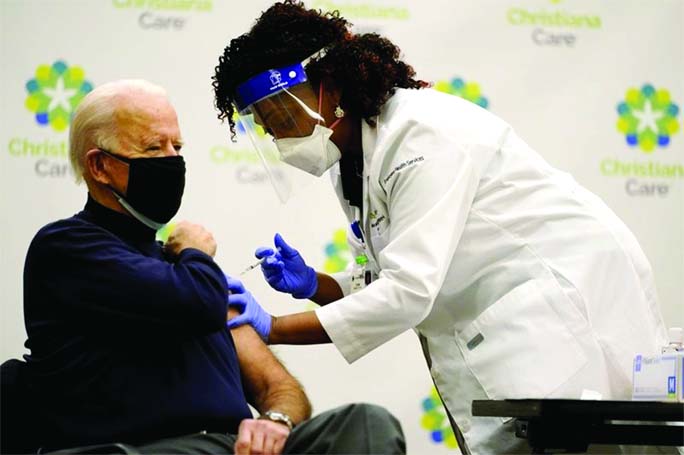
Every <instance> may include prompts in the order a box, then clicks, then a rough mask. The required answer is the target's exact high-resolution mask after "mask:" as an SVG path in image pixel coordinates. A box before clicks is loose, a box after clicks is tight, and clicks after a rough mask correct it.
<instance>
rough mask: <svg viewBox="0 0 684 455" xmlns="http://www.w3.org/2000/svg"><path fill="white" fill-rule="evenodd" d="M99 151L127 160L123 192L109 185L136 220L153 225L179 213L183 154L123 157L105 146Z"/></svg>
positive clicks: (160, 225) (157, 226)
mask: <svg viewBox="0 0 684 455" xmlns="http://www.w3.org/2000/svg"><path fill="white" fill-rule="evenodd" d="M100 150H102V149H100ZM102 152H104V153H105V154H107V155H109V156H111V157H112V158H114V159H116V160H119V161H121V162H124V163H127V164H128V189H127V190H126V194H125V195H122V194H120V193H119V192H118V191H116V190H115V189H114V188H111V187H110V188H111V190H112V191H113V192H114V193H115V194H116V195H117V196H118V198H119V202H120V203H121V205H123V207H124V208H125V209H126V210H127V211H128V212H129V213H130V214H131V215H133V217H135V218H136V219H137V220H138V221H140V222H141V223H143V224H145V225H147V226H149V227H151V228H153V229H159V228H161V227H162V226H163V225H164V224H166V223H168V222H169V221H171V218H173V217H174V215H175V214H176V213H178V209H179V208H180V205H181V200H182V199H183V190H184V189H185V160H184V159H183V157H182V156H165V157H161V158H126V157H123V156H119V155H114V154H113V153H111V152H108V151H106V150H102ZM131 208H132V209H133V210H131ZM136 212H137V213H136ZM140 215H142V217H141V216H140ZM145 218H147V219H145ZM150 221H151V222H152V223H150Z"/></svg>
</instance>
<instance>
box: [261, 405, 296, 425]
mask: <svg viewBox="0 0 684 455" xmlns="http://www.w3.org/2000/svg"><path fill="white" fill-rule="evenodd" d="M259 418H260V419H266V420H270V421H272V422H278V423H283V424H285V425H287V427H288V428H289V429H290V430H292V428H293V427H294V423H292V419H291V418H290V416H289V415H287V414H285V413H284V412H280V411H273V410H268V411H266V412H264V413H263V414H261V415H260V416H259Z"/></svg>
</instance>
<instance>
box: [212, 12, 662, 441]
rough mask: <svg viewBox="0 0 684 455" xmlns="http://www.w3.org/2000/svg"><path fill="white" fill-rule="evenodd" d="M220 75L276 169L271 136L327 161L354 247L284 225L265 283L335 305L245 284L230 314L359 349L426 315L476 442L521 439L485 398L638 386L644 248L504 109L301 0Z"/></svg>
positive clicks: (646, 313)
mask: <svg viewBox="0 0 684 455" xmlns="http://www.w3.org/2000/svg"><path fill="white" fill-rule="evenodd" d="M213 85H214V89H215V95H216V99H215V102H216V106H217V108H218V110H219V111H220V114H219V118H221V119H223V120H226V121H228V122H229V124H230V128H231V131H232V132H233V135H234V134H235V126H236V124H235V117H234V115H237V117H238V121H239V122H240V124H241V129H242V128H244V129H245V130H246V131H247V133H248V134H250V137H251V139H252V142H253V144H254V145H255V147H256V149H257V151H258V152H259V153H260V155H261V156H262V158H263V161H264V163H266V165H267V166H270V164H269V163H271V158H269V156H270V155H269V154H270V153H272V152H269V151H268V147H275V148H277V152H276V153H278V154H279V157H280V160H282V161H284V162H285V163H288V164H289V165H291V166H293V167H294V168H297V169H299V170H300V171H303V172H305V173H308V174H312V175H315V176H320V175H322V174H323V173H324V172H325V171H326V170H328V169H330V174H331V176H332V180H333V185H334V187H335V190H336V192H337V195H338V196H339V200H340V203H341V205H342V208H343V210H344V212H345V214H346V215H347V217H348V219H349V222H350V225H351V226H352V227H351V229H350V233H349V236H348V237H349V241H350V244H351V246H352V248H353V249H354V251H355V256H356V257H357V261H355V263H354V264H353V266H352V267H351V268H350V270H349V271H347V272H346V273H343V274H340V275H335V276H328V275H325V274H323V273H317V272H316V271H314V269H313V268H311V267H310V266H308V265H307V264H306V262H305V260H304V259H303V258H302V257H301V255H300V254H299V253H298V252H297V250H296V249H295V248H293V247H292V246H291V245H288V244H287V243H286V241H285V240H284V239H283V238H282V237H281V236H279V235H276V238H275V245H274V247H270V248H260V249H259V250H257V257H260V258H264V262H263V263H262V270H263V273H264V275H265V277H266V279H267V280H268V282H269V284H270V285H271V286H272V287H273V288H274V289H276V290H278V291H281V292H286V293H289V294H291V295H292V296H293V297H295V298H298V299H311V300H313V301H315V302H317V303H319V304H321V305H322V306H321V307H320V308H318V309H316V310H315V311H309V312H303V313H298V314H291V315H285V316H278V317H272V316H271V315H269V314H267V313H266V312H265V311H264V310H263V309H261V307H259V305H258V304H257V302H256V301H255V300H254V298H253V297H252V296H251V294H249V293H248V292H242V291H241V290H240V289H239V285H237V286H236V292H235V294H233V295H232V296H231V299H232V300H231V301H232V303H233V304H234V305H236V306H239V307H240V308H241V309H242V311H243V314H242V315H241V316H240V317H239V318H238V319H237V320H234V321H232V322H231V324H242V323H250V324H252V325H253V326H254V327H255V328H256V329H257V330H258V331H259V333H260V334H261V335H262V337H264V338H265V339H266V340H268V341H269V342H270V343H272V344H277V343H287V344H310V343H326V342H332V343H334V344H335V346H336V347H337V349H338V350H339V351H340V353H341V354H342V355H343V356H344V358H345V359H346V360H347V361H349V362H353V361H355V360H357V359H358V358H360V357H362V356H363V355H365V354H367V353H368V352H370V351H372V350H373V349H375V348H376V347H378V346H380V345H381V344H383V343H385V342H387V341H389V340H391V339H392V338H394V337H396V336H397V335H399V334H401V333H403V332H404V331H406V330H407V329H413V330H414V331H415V332H416V333H417V335H418V337H419V339H420V342H421V344H422V347H423V351H424V354H425V358H426V359H427V363H428V366H429V368H430V372H431V374H432V378H433V379H434V383H435V385H436V386H437V389H438V391H439V393H440V395H441V397H442V399H443V401H444V404H445V406H446V408H447V410H448V412H449V415H450V418H451V422H452V426H453V427H454V430H455V433H456V436H457V439H458V442H459V445H460V446H461V450H463V451H464V453H468V452H470V453H510V452H513V451H516V450H524V449H525V446H521V444H522V442H521V441H522V440H519V439H516V438H515V437H514V436H513V433H512V431H513V430H512V423H510V422H509V423H507V424H503V423H502V422H503V421H502V420H501V419H496V418H481V417H476V418H473V417H472V415H471V402H472V400H476V399H504V398H535V397H539V398H540V397H548V398H553V397H565V398H580V397H581V396H582V395H583V393H587V392H594V393H598V394H600V395H601V396H602V397H603V399H629V398H630V394H631V370H632V360H633V358H634V355H635V354H637V353H641V354H655V353H657V352H658V350H659V348H660V346H662V345H664V343H665V340H666V334H665V328H664V324H663V320H662V316H661V313H660V310H659V307H658V301H657V296H656V289H655V285H654V280H653V275H652V272H651V267H650V265H649V263H648V260H647V259H646V257H645V256H644V253H643V252H642V250H641V248H640V247H639V244H638V243H637V241H636V239H635V238H634V236H633V235H632V233H631V232H630V231H629V230H628V229H627V227H625V225H624V224H623V223H622V222H621V221H620V220H619V219H618V217H617V216H616V215H615V214H614V213H613V212H612V211H611V210H610V209H609V208H608V207H607V206H606V205H605V204H604V203H603V202H602V201H601V200H600V199H599V198H598V197H596V196H595V195H593V194H592V193H590V192H589V191H587V190H586V189H584V188H582V187H581V186H580V185H579V184H578V183H577V182H576V181H575V180H573V178H572V177H571V176H570V175H568V174H566V173H563V172H560V171H558V170H556V169H554V168H553V167H551V166H550V165H549V164H548V163H546V161H544V159H542V157H541V156H540V155H538V154H537V153H536V152H535V151H534V150H532V149H531V148H530V147H529V146H528V145H527V144H526V143H525V142H524V141H523V140H522V139H521V138H520V137H518V135H517V134H516V133H515V132H514V131H513V129H512V128H511V126H510V125H509V124H507V123H506V122H505V121H503V120H501V119H499V118H498V117H496V116H495V115H493V114H491V113H490V112H488V111H486V110H484V109H481V108H480V107H478V106H476V105H475V104H472V103H470V102H468V101H465V100H463V99H460V98H458V97H455V96H450V95H446V94H443V93H439V92H437V91H434V90H432V89H430V88H428V87H427V84H426V83H425V82H422V81H420V80H417V79H414V71H413V69H412V68H411V67H410V66H408V65H407V64H405V63H404V62H402V61H401V60H400V59H399V49H398V48H397V47H396V46H395V45H393V44H392V43H391V42H390V41H389V40H387V39H385V38H383V37H381V36H379V35H376V34H361V35H358V34H354V33H352V32H351V31H350V28H349V23H348V22H347V21H345V20H344V19H343V18H341V17H339V14H337V13H332V14H331V13H326V14H323V13H321V12H320V11H316V10H307V9H306V8H305V7H304V6H303V5H302V4H300V3H297V2H293V1H287V2H284V3H278V4H275V5H273V6H272V7H271V8H269V9H268V10H266V11H265V12H264V13H262V15H261V16H260V17H259V18H258V20H257V22H256V23H255V24H254V26H253V27H252V29H251V30H250V31H249V33H246V34H244V35H241V36H239V37H237V38H235V39H233V40H232V41H231V42H230V44H229V45H228V46H227V47H226V48H225V51H224V54H223V55H222V56H221V57H220V59H219V64H218V66H217V67H216V73H215V76H214V82H213ZM236 113H237V114H236ZM269 173H270V174H271V175H275V174H277V173H276V171H275V170H273V169H270V170H269ZM274 181H276V182H277V181H279V180H278V179H277V178H274ZM593 396H595V395H593Z"/></svg>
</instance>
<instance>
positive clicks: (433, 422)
mask: <svg viewBox="0 0 684 455" xmlns="http://www.w3.org/2000/svg"><path fill="white" fill-rule="evenodd" d="M423 411H424V414H423V417H422V418H421V419H420V425H421V426H422V427H423V428H425V429H426V430H428V431H429V432H430V439H431V440H432V442H434V443H435V444H444V445H445V446H446V447H448V448H450V449H456V448H458V442H456V436H454V430H453V429H452V428H451V424H450V423H449V418H448V417H447V415H446V411H445V410H444V405H443V404H442V400H441V399H440V398H439V394H438V393H437V389H436V388H435V387H432V391H430V395H429V396H428V397H427V398H425V399H424V400H423Z"/></svg>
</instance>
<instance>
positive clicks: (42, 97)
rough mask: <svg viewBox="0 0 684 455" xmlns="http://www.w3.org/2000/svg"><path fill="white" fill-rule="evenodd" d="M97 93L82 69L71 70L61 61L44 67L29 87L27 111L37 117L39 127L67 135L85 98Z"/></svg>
mask: <svg viewBox="0 0 684 455" xmlns="http://www.w3.org/2000/svg"><path fill="white" fill-rule="evenodd" d="M92 89H93V85H92V84H91V83H90V82H88V81H87V80H86V79H85V72H84V71H83V69H82V68H81V67H80V66H72V67H69V66H68V65H67V64H66V63H65V62H63V61H61V60H58V61H56V62H55V63H53V64H52V65H51V66H48V65H40V66H38V68H37V69H36V74H35V77H34V78H33V79H31V80H29V81H28V82H27V83H26V91H27V92H28V96H27V98H26V108H27V109H28V110H29V111H31V112H33V113H34V114H35V120H36V123H38V124H39V125H40V126H47V125H50V127H51V128H52V129H53V130H55V131H64V130H66V129H67V127H68V126H69V123H70V122H71V116H72V114H73V112H74V110H75V109H76V106H78V103H80V102H81V100H82V99H83V97H84V96H86V94H88V92H90V91H91V90H92Z"/></svg>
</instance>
